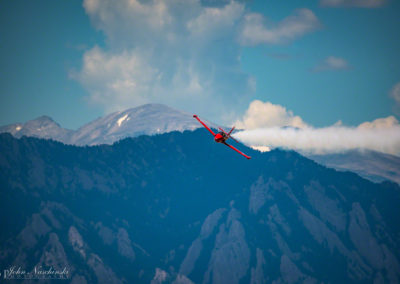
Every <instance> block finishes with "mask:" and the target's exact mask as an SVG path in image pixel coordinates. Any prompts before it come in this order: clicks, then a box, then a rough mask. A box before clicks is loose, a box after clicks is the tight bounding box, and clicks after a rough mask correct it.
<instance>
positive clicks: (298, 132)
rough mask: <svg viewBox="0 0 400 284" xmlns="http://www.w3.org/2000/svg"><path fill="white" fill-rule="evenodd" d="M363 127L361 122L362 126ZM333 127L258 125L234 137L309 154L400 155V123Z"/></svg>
mask: <svg viewBox="0 0 400 284" xmlns="http://www.w3.org/2000/svg"><path fill="white" fill-rule="evenodd" d="M360 126H361V125H360ZM360 126H359V127H356V128H355V127H354V128H352V127H343V126H330V127H325V128H311V127H306V128H302V129H296V128H280V127H271V128H259V129H254V130H244V131H241V132H238V133H235V134H234V135H233V136H234V137H235V138H236V139H238V140H240V141H242V142H243V143H244V144H246V145H249V146H257V147H260V146H267V147H270V148H276V147H281V148H286V149H293V150H296V151H301V152H303V153H310V154H328V153H337V152H344V151H347V150H352V149H369V150H375V151H379V152H383V153H388V154H392V155H397V156H400V126H399V125H398V124H397V125H392V126H391V127H386V128H374V127H360Z"/></svg>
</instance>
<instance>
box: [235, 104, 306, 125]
mask: <svg viewBox="0 0 400 284" xmlns="http://www.w3.org/2000/svg"><path fill="white" fill-rule="evenodd" d="M235 125H236V127H238V128H242V129H256V128H262V127H275V126H280V127H282V126H291V127H296V128H305V127H307V124H306V123H304V121H303V120H302V119H301V117H299V116H295V115H293V112H292V111H290V110H287V109H286V108H285V107H283V106H281V105H275V104H272V103H270V102H262V101H260V100H254V101H252V102H251V103H250V105H249V108H248V109H247V111H246V113H245V115H244V116H243V118H242V119H240V120H237V121H236V122H235Z"/></svg>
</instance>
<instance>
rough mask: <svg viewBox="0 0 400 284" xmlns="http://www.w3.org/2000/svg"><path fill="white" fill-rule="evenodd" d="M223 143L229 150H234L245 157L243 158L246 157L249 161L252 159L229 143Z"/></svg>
mask: <svg viewBox="0 0 400 284" xmlns="http://www.w3.org/2000/svg"><path fill="white" fill-rule="evenodd" d="M222 143H224V144H225V145H226V146H228V147H229V148H231V149H233V150H235V151H236V152H238V153H239V154H240V155H243V156H245V157H246V158H247V159H251V157H250V156H247V155H246V154H245V153H243V152H240V151H239V150H238V149H236V148H235V147H233V146H232V145H229V144H228V143H226V142H222Z"/></svg>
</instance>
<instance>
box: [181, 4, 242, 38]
mask: <svg viewBox="0 0 400 284" xmlns="http://www.w3.org/2000/svg"><path fill="white" fill-rule="evenodd" d="M243 13H244V5H243V4H240V3H237V2H233V1H232V2H230V3H228V4H227V5H225V6H224V7H222V8H216V7H206V8H204V9H203V10H202V12H201V13H200V15H199V16H198V17H197V18H194V19H193V20H190V21H189V22H188V23H187V29H188V30H189V32H190V33H191V34H192V35H193V36H195V37H199V36H205V35H206V36H209V35H210V34H214V35H215V34H219V35H220V34H221V32H227V33H231V31H232V28H233V27H235V25H236V24H237V22H238V21H239V20H240V18H241V17H242V16H243Z"/></svg>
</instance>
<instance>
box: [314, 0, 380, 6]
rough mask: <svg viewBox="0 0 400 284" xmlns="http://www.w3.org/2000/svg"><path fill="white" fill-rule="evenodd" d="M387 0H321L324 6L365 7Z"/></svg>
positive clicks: (378, 4)
mask: <svg viewBox="0 0 400 284" xmlns="http://www.w3.org/2000/svg"><path fill="white" fill-rule="evenodd" d="M385 2H386V0H321V1H320V3H321V5H323V6H328V7H364V8H374V7H379V6H382V5H383V4H385Z"/></svg>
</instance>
